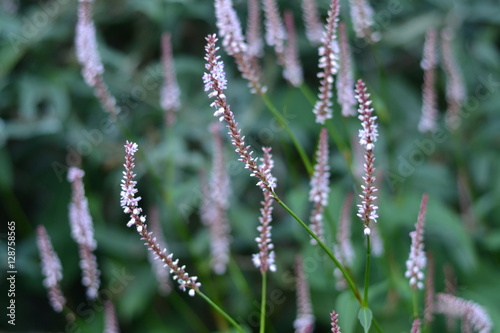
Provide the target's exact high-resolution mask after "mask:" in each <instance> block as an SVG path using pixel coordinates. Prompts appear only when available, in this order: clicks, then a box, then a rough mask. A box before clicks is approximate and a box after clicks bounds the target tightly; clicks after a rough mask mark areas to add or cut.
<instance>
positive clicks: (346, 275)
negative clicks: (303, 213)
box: [272, 191, 363, 306]
mask: <svg viewBox="0 0 500 333" xmlns="http://www.w3.org/2000/svg"><path fill="white" fill-rule="evenodd" d="M272 193H273V197H274V199H275V200H276V202H278V204H280V205H281V207H283V208H284V209H285V210H286V211H287V212H288V213H289V214H290V215H292V217H293V218H294V219H295V220H296V221H297V222H299V223H300V225H301V226H302V227H303V228H304V229H306V231H307V232H308V233H309V235H311V237H312V238H314V239H315V240H316V242H317V243H318V245H319V246H320V247H321V248H322V249H323V250H324V251H325V252H326V254H327V255H328V256H329V257H330V259H332V261H333V262H334V263H335V265H336V266H337V267H338V268H339V269H340V271H341V272H342V275H343V276H344V278H345V279H346V281H347V284H348V285H349V288H350V289H351V290H352V292H353V294H354V296H355V297H356V298H357V300H358V302H359V304H361V305H362V306H363V300H362V299H361V295H360V293H359V290H358V288H357V287H356V285H355V284H354V282H353V281H352V279H351V277H350V276H349V274H348V273H347V271H346V269H345V268H344V266H342V264H341V263H340V262H339V261H338V260H337V258H335V256H334V255H333V253H332V251H330V249H328V247H326V245H325V244H324V243H323V242H322V241H321V239H319V237H318V236H316V234H315V233H314V232H313V231H312V230H311V228H309V227H308V226H307V224H305V223H304V221H302V220H301V219H300V217H298V216H297V214H295V212H294V211H293V210H291V209H290V208H289V207H288V206H287V205H285V203H284V202H283V201H281V199H280V198H278V196H277V195H276V193H275V192H274V191H272Z"/></svg>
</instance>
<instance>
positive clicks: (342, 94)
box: [335, 22, 356, 117]
mask: <svg viewBox="0 0 500 333" xmlns="http://www.w3.org/2000/svg"><path fill="white" fill-rule="evenodd" d="M339 36H340V43H339V44H340V48H339V49H340V52H339V61H340V68H339V74H338V76H337V81H336V82H335V83H336V88H337V100H338V102H339V104H340V106H341V107H342V115H343V116H344V117H347V116H354V115H356V109H355V108H354V106H355V105H356V98H355V97H354V90H353V89H352V88H353V87H354V78H353V75H352V68H351V51H350V49H349V42H348V41H347V33H346V29H345V24H344V23H343V22H342V23H340V24H339Z"/></svg>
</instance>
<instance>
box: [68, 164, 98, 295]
mask: <svg viewBox="0 0 500 333" xmlns="http://www.w3.org/2000/svg"><path fill="white" fill-rule="evenodd" d="M84 174H85V173H84V172H83V170H81V169H79V168H76V167H71V168H70V169H69V171H68V181H69V182H71V187H72V198H71V203H70V205H69V222H70V226H71V236H72V237H73V239H74V240H75V242H76V243H77V244H78V248H79V252H80V268H81V270H82V284H83V285H84V286H85V287H86V288H87V297H88V298H89V299H95V298H96V297H97V292H98V291H99V285H100V280H99V275H100V272H99V270H98V269H97V260H96V257H95V255H94V250H95V249H96V248H97V243H96V241H95V239H94V226H93V223H92V218H91V216H90V213H89V206H88V201H87V198H86V197H85V190H84V187H83V176H84Z"/></svg>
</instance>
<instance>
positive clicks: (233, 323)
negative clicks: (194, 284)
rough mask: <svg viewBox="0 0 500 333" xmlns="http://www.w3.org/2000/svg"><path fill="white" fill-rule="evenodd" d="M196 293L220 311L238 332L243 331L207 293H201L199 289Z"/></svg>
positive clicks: (241, 332) (242, 332)
mask: <svg viewBox="0 0 500 333" xmlns="http://www.w3.org/2000/svg"><path fill="white" fill-rule="evenodd" d="M196 293H197V294H198V295H200V296H201V297H202V298H203V299H204V300H205V301H207V303H208V304H210V306H212V307H213V308H214V310H215V311H217V312H218V313H220V314H221V315H222V316H223V317H224V318H226V320H227V321H228V322H229V323H231V325H233V326H234V328H236V329H237V330H238V332H240V333H245V332H244V331H243V329H242V328H241V326H240V325H238V323H236V321H234V319H233V318H231V317H230V316H229V315H228V314H227V313H226V312H225V311H224V310H222V309H221V308H220V306H218V305H217V304H215V303H214V302H213V301H212V300H211V299H210V298H209V297H208V296H207V295H205V294H204V293H202V292H201V291H199V290H198V291H196Z"/></svg>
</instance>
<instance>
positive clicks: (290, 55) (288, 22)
mask: <svg viewBox="0 0 500 333" xmlns="http://www.w3.org/2000/svg"><path fill="white" fill-rule="evenodd" d="M285 26H286V30H287V33H288V43H287V45H286V51H285V55H284V64H283V68H284V70H283V77H284V78H285V79H286V80H287V81H288V82H289V83H290V84H291V85H292V86H294V87H299V86H300V85H301V84H302V82H303V81H304V78H303V74H302V66H301V64H300V60H299V50H298V47H297V35H296V33H295V25H294V23H293V14H292V12H291V11H289V10H287V11H286V12H285Z"/></svg>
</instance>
